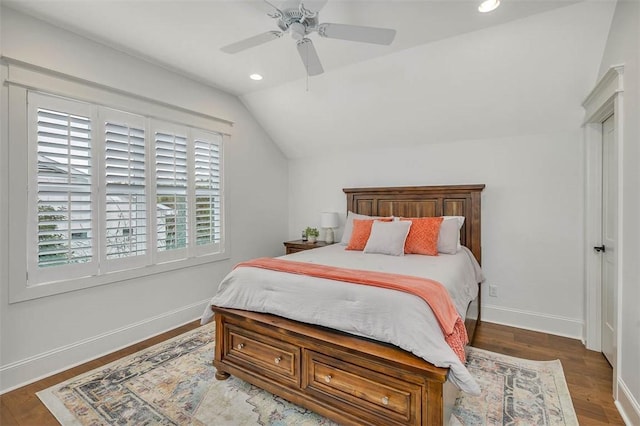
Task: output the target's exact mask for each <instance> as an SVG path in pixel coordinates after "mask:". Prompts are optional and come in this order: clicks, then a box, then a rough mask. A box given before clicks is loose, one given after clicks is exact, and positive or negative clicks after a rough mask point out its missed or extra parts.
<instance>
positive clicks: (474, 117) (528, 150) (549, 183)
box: [242, 2, 615, 338]
mask: <svg viewBox="0 0 640 426" xmlns="http://www.w3.org/2000/svg"><path fill="white" fill-rule="evenodd" d="M614 9H615V4H613V3H607V2H581V3H578V4H575V5H571V6H568V7H564V8H561V9H557V10H554V11H550V12H546V13H543V14H539V15H533V16H530V17H528V18H525V19H521V20H518V21H514V22H510V23H508V24H504V25H500V26H496V27H492V28H487V29H484V30H480V31H476V32H473V33H469V34H463V35H460V36H458V37H454V38H450V39H446V40H442V41H439V42H435V43H431V44H428V45H423V46H419V47H416V48H412V49H409V50H406V51H402V52H398V53H395V54H393V55H389V56H387V57H383V58H377V59H376V60H375V61H369V62H368V63H361V64H356V65H354V66H352V67H349V68H345V69H341V70H337V71H336V72H334V73H332V74H330V75H327V76H326V78H325V80H321V81H317V82H315V83H314V81H313V80H312V81H311V82H310V85H311V91H310V93H303V94H296V91H295V90H294V88H293V87H291V88H290V87H286V88H282V87H280V88H278V90H279V91H280V92H284V93H286V94H287V95H290V96H288V97H287V99H294V100H296V101H294V102H289V103H279V104H278V103H275V102H272V100H271V99H272V98H271V97H270V96H269V93H268V91H264V92H257V93H251V94H249V95H245V96H243V98H242V99H243V102H245V103H246V104H247V105H249V106H250V109H251V110H252V111H254V112H255V114H256V116H257V117H258V119H259V120H261V121H263V122H265V123H268V124H265V128H266V129H267V130H268V131H271V129H270V125H271V124H270V123H272V122H273V121H274V120H279V119H288V120H289V121H290V122H294V123H298V121H299V120H298V118H299V117H298V116H296V115H295V108H292V106H296V107H298V108H299V109H300V111H302V113H301V114H300V115H306V116H307V117H308V121H311V122H314V121H317V122H318V123H320V124H317V123H316V124H313V123H312V124H311V125H310V127H309V128H308V129H306V131H305V132H301V131H300V127H296V126H290V127H291V131H293V132H297V133H298V134H299V135H300V140H301V142H300V145H299V146H295V147H289V146H285V148H284V150H285V152H286V153H287V154H288V155H290V156H292V157H295V158H296V159H295V160H292V161H291V162H290V177H289V185H290V199H289V202H290V217H291V220H290V227H289V236H290V237H295V236H297V235H298V234H299V232H300V230H301V229H302V228H303V227H305V226H307V225H317V224H318V220H319V218H318V213H319V212H320V211H322V210H324V209H329V208H331V209H335V210H336V211H339V212H342V213H344V210H345V201H344V195H343V194H342V192H341V191H340V188H343V187H353V186H388V185H429V184H456V183H484V184H486V189H485V191H484V193H483V197H482V200H483V212H482V214H483V216H482V222H483V236H482V243H483V268H484V270H485V273H486V277H487V284H493V285H497V286H498V297H495V298H494V297H489V296H488V294H487V295H486V297H484V298H483V305H484V314H483V317H484V318H485V319H486V320H488V321H495V322H500V323H506V324H509V325H513V326H518V327H523V328H530V329H535V330H541V331H546V332H550V333H554V334H559V335H566V336H570V337H575V338H582V334H583V330H582V327H583V325H584V309H583V297H584V296H583V292H584V290H583V289H584V284H583V282H584V279H583V259H582V250H583V244H584V243H583V236H582V233H583V231H582V229H583V223H584V215H583V203H584V190H583V179H584V176H583V174H584V172H583V146H582V130H581V123H582V118H583V115H584V111H583V109H582V107H581V102H582V100H583V99H584V97H585V96H586V95H587V94H588V92H589V91H590V90H591V88H592V87H593V85H594V84H595V82H596V78H597V74H598V68H599V65H600V60H601V58H602V53H603V51H604V46H605V43H606V36H607V34H608V30H609V25H610V23H611V19H612V16H613V12H614ZM578 17H579V18H578ZM337 74H339V75H337ZM385 76H386V77H387V79H385ZM398 76H400V77H398ZM384 83H387V84H386V85H385V84H384ZM318 86H319V87H318ZM334 86H337V88H335V87H334ZM318 89H320V90H318ZM298 98H300V99H301V104H298V103H297V100H298ZM315 99H321V100H323V101H325V102H324V104H322V105H323V106H324V108H323V109H319V108H317V107H315V106H314V104H313V102H312V100H315ZM327 100H333V103H332V104H331V106H330V107H328V103H327V102H326V101H327ZM300 105H302V106H301V107H300ZM303 120H304V119H303ZM303 123H305V124H306V122H304V121H303ZM318 132H319V134H320V135H321V136H322V137H323V138H324V139H323V141H322V142H317V141H316V142H314V143H311V144H310V143H308V140H307V139H311V140H313V141H315V140H316V139H317V136H318ZM283 137H285V138H286V137H287V136H286V135H284V136H283ZM309 145H312V146H309ZM328 152H331V154H328ZM339 233H340V232H338V234H339ZM487 287H488V286H485V289H486V288H487Z"/></svg>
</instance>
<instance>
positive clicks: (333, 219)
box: [320, 212, 338, 244]
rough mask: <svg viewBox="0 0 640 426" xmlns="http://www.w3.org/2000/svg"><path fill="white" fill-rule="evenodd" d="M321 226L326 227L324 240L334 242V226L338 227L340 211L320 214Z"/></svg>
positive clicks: (329, 242) (328, 242)
mask: <svg viewBox="0 0 640 426" xmlns="http://www.w3.org/2000/svg"><path fill="white" fill-rule="evenodd" d="M320 227H321V228H324V229H326V231H325V234H324V235H325V237H324V241H325V242H326V243H327V244H333V228H337V227H338V213H336V212H322V213H321V214H320Z"/></svg>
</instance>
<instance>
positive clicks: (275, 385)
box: [212, 185, 484, 425]
mask: <svg viewBox="0 0 640 426" xmlns="http://www.w3.org/2000/svg"><path fill="white" fill-rule="evenodd" d="M483 189H484V185H447V186H416V187H391V188H349V189H344V192H345V193H346V195H347V209H348V210H350V211H353V212H355V213H360V214H367V215H373V216H391V215H393V216H404V217H424V216H444V215H446V216H464V217H465V224H464V226H463V227H462V229H461V237H460V238H461V243H462V244H463V245H465V246H466V247H468V248H469V249H470V250H471V251H472V253H473V254H474V255H475V257H476V259H477V260H478V262H480V261H481V245H480V242H481V234H480V198H481V197H480V194H481V192H482V190H483ZM478 285H480V284H478ZM212 308H213V311H214V312H215V321H216V336H215V339H216V347H215V358H214V360H213V365H214V366H215V367H216V369H217V372H216V378H217V379H219V380H224V379H226V378H228V377H229V375H231V374H233V375H234V376H236V377H238V378H240V379H243V380H245V381H247V382H249V383H252V384H254V385H256V386H258V387H260V388H263V389H265V390H267V391H269V392H272V393H274V394H276V395H279V396H281V397H283V398H285V399H287V400H289V401H291V402H293V403H295V404H298V405H300V406H303V407H306V408H309V409H310V410H313V411H315V412H317V413H319V414H321V415H323V416H325V417H328V418H331V419H333V420H335V421H336V422H338V423H341V424H350V425H363V424H370V425H407V424H409V425H440V424H443V423H444V422H445V420H446V419H448V414H449V409H450V407H452V406H453V403H454V401H455V394H456V389H455V388H454V386H453V385H451V384H450V383H449V382H447V381H446V378H447V372H448V369H446V368H439V367H436V366H434V365H433V364H431V363H429V362H427V361H425V360H423V359H422V358H418V357H416V356H414V355H413V354H411V353H409V352H406V351H404V350H401V349H400V348H398V347H396V346H393V345H390V344H386V343H381V342H377V341H374V340H370V339H365V338H362V337H357V336H354V335H350V334H347V333H343V332H339V331H336V330H332V329H328V328H325V327H319V326H313V325H309V324H304V323H300V322H297V321H292V320H288V319H285V318H282V317H278V316H275V315H269V314H260V313H256V312H249V311H242V310H236V309H227V308H219V307H216V306H213V307H212ZM479 323H480V296H479V295H478V297H477V298H476V299H475V300H474V301H472V302H471V303H470V306H469V308H468V310H467V318H466V320H465V325H466V326H467V331H468V334H469V339H470V340H472V339H473V336H474V334H475V327H476V325H477V324H479Z"/></svg>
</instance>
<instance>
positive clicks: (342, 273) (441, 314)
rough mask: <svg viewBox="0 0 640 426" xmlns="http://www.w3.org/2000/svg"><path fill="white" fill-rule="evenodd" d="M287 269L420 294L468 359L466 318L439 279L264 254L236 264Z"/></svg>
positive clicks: (457, 350)
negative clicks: (463, 317) (341, 266)
mask: <svg viewBox="0 0 640 426" xmlns="http://www.w3.org/2000/svg"><path fill="white" fill-rule="evenodd" d="M238 267H253V268H262V269H270V270H273V271H279V272H287V273H290V274H300V275H308V276H312V277H318V278H327V279H330V280H336V281H344V282H349V283H355V284H365V285H370V286H374V287H382V288H388V289H392V290H398V291H403V292H405V293H410V294H413V295H415V296H418V297H420V298H421V299H422V300H424V301H425V302H426V303H427V304H428V305H429V306H430V307H431V310H432V311H433V313H434V315H435V317H436V319H437V320H438V322H439V323H440V328H441V329H442V332H443V333H444V336H445V340H446V342H447V344H448V345H449V346H450V347H451V349H453V351H454V352H455V353H456V355H457V356H458V358H460V361H461V362H462V363H464V362H465V353H464V347H465V345H466V344H467V343H469V338H468V337H467V330H466V328H465V327H464V322H463V321H462V318H460V315H458V312H457V311H456V308H455V306H454V305H453V301H452V300H451V298H450V297H449V293H448V292H447V289H446V288H445V287H444V286H443V285H442V284H440V283H439V282H437V281H433V280H430V279H427V278H420V277H414V276H411V275H401V274H391V273H386V272H375V271H363V270H359V269H347V268H336V267H333V266H326V265H318V264H314V263H306V262H296V261H293V260H283V259H273V258H268V257H262V258H259V259H254V260H249V261H247V262H242V263H239V264H238V265H236V268H238Z"/></svg>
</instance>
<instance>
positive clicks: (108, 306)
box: [0, 8, 288, 391]
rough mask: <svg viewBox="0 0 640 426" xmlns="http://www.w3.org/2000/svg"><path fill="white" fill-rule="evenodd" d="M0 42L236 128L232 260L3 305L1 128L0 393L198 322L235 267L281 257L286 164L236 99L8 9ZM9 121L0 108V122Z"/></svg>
mask: <svg viewBox="0 0 640 426" xmlns="http://www.w3.org/2000/svg"><path fill="white" fill-rule="evenodd" d="M0 37H1V43H2V45H1V49H2V53H3V55H6V56H8V57H11V58H14V59H19V60H21V61H25V62H28V63H32V64H35V65H39V66H42V67H46V68H50V69H53V70H56V71H59V72H62V73H66V74H70V75H73V76H76V77H79V78H83V79H86V80H90V81H93V82H97V83H101V84H105V85H108V86H111V87H116V88H119V89H122V90H126V91H129V92H131V93H135V94H139V95H143V96H147V97H149V98H154V99H157V100H160V101H164V102H168V103H171V104H174V105H178V106H181V107H185V108H189V109H192V110H196V111H202V112H203V113H206V114H209V115H213V116H217V117H221V118H225V119H229V120H232V121H234V122H235V125H234V127H233V136H232V137H231V139H230V140H229V142H228V143H227V144H226V145H225V172H226V176H225V177H226V181H225V188H226V202H227V212H228V216H227V236H228V237H229V238H230V244H231V255H232V256H231V259H229V260H227V261H222V262H216V263H211V264H206V265H202V266H198V267H193V268H188V269H182V270H175V271H171V272H168V273H164V274H161V275H153V276H148V277H145V278H141V279H136V280H130V281H125V282H118V283H113V284H108V285H103V286H99V287H94V288H90V289H86V290H80V291H75V292H70V293H65V294H59V295H56V296H51V297H45V298H41V299H36V300H31V301H27V302H21V303H15V304H8V302H7V300H8V297H7V291H8V290H7V288H8V283H7V274H6V270H7V255H8V252H9V250H11V241H7V238H6V235H7V229H8V226H10V225H9V224H8V223H7V212H8V209H10V208H11V206H10V205H8V203H7V201H6V193H7V185H8V183H7V180H8V179H7V178H8V177H7V176H6V171H7V159H6V143H7V137H6V126H5V125H4V124H5V122H3V127H2V133H1V134H0V135H1V142H2V145H0V147H2V149H0V176H1V177H2V178H1V179H0V181H1V184H0V191H1V192H0V342H1V348H0V391H4V390H7V389H9V388H12V387H14V386H16V385H18V384H21V383H24V382H25V381H29V380H32V379H34V378H36V377H39V376H43V375H48V374H49V373H51V372H53V371H55V370H58V369H63V368H65V367H68V366H69V365H71V364H75V363H79V362H81V361H84V360H86V359H88V358H91V357H95V356H97V355H99V354H102V353H106V352H110V351H112V350H114V349H116V348H118V347H121V346H124V345H128V344H131V343H132V342H135V341H137V340H140V339H143V338H146V337H148V336H150V335H153V334H157V333H159V332H162V331H164V330H166V329H169V328H173V327H175V326H177V325H179V324H181V323H184V322H187V321H190V320H193V319H195V318H197V317H199V315H200V314H201V313H202V310H203V309H204V306H205V304H206V300H207V299H209V298H210V297H211V296H212V295H213V293H214V291H215V289H216V286H217V284H218V282H219V281H220V280H221V278H222V277H223V276H224V275H225V274H226V273H227V272H228V271H229V270H230V268H231V267H232V266H233V265H234V264H235V263H237V262H238V261H241V260H244V259H248V258H252V257H257V256H269V255H279V254H282V253H283V246H282V241H284V238H285V237H286V235H287V215H288V212H287V197H288V194H287V190H286V188H287V185H288V172H287V169H288V165H287V161H286V159H285V157H284V156H283V155H282V153H281V151H280V150H279V149H278V148H277V147H276V146H275V144H274V143H273V142H272V141H271V139H270V138H269V137H268V135H267V134H266V133H265V132H264V131H263V129H262V128H261V127H260V125H258V124H257V123H256V121H255V120H254V119H253V117H252V116H251V114H250V113H249V112H248V111H247V110H246V108H245V107H244V106H243V105H242V104H241V103H240V102H239V101H238V99H237V98H236V97H234V96H231V95H229V94H226V93H224V92H221V91H219V90H216V89H212V88H210V87H207V86H204V85H202V84H199V83H196V82H194V81H191V80H189V79H187V78H184V77H182V76H180V75H176V74H174V73H172V72H169V71H167V70H164V69H162V68H159V67H157V66H154V65H152V64H150V63H147V62H144V61H141V60H139V59H136V58H133V57H130V56H127V55H125V54H123V53H121V52H118V51H116V50H113V49H110V48H107V47H105V46H103V45H100V44H98V43H94V42H92V41H90V40H88V39H86V38H82V37H79V36H77V35H75V34H72V33H69V32H67V31H64V30H62V29H59V28H56V27H53V26H50V25H48V24H46V23H44V22H42V21H38V20H36V19H33V18H30V17H27V16H25V15H22V14H20V13H18V12H15V11H13V10H11V9H6V8H3V9H2V21H1V33H0ZM5 113H6V104H3V121H4V120H5V119H6V116H5ZM3 154H5V155H3ZM257 174H259V179H256V175H257ZM266 224H268V226H266Z"/></svg>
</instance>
